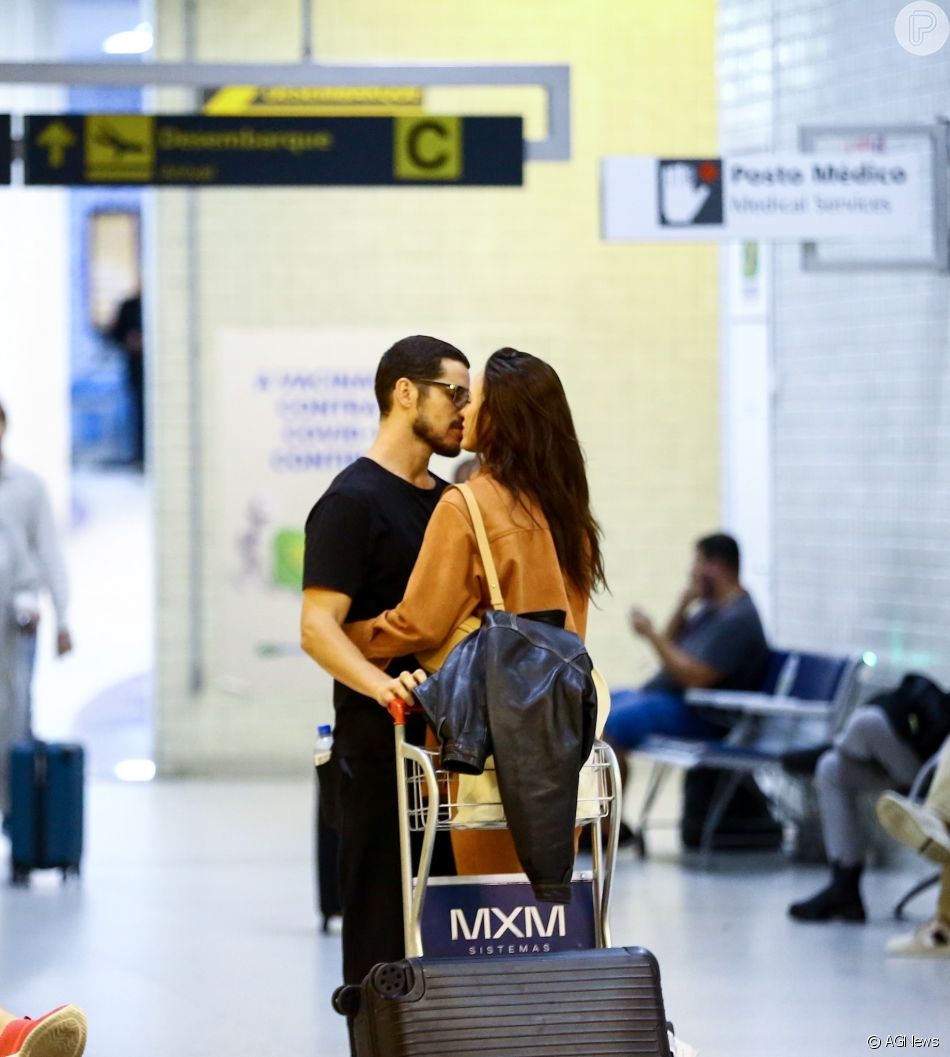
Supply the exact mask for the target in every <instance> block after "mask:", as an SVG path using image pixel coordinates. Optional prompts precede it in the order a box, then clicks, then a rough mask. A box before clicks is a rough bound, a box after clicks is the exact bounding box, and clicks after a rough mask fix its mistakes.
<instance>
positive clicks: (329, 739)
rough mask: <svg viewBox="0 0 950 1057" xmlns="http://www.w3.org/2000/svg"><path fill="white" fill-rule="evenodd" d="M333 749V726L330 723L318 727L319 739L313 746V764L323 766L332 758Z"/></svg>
mask: <svg viewBox="0 0 950 1057" xmlns="http://www.w3.org/2000/svg"><path fill="white" fill-rule="evenodd" d="M332 751H333V728H332V727H331V726H330V724H329V723H324V724H322V725H321V726H319V727H317V741H316V744H315V745H314V747H313V765H314V767H321V766H322V765H323V764H325V763H326V762H327V761H328V760H329V759H330V753H331V752H332Z"/></svg>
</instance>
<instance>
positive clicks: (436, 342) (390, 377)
mask: <svg viewBox="0 0 950 1057" xmlns="http://www.w3.org/2000/svg"><path fill="white" fill-rule="evenodd" d="M443 360H456V361H457V362H458V363H461V364H463V365H464V366H465V367H470V366H471V364H470V363H469V362H468V360H467V358H466V356H465V353H463V352H461V351H460V350H459V349H457V348H456V347H455V346H454V345H450V344H449V343H448V342H447V341H441V340H440V339H439V338H430V337H428V336H427V335H425V334H413V335H412V337H409V338H400V340H399V341H397V342H396V344H395V345H393V346H392V348H390V349H387V351H386V352H385V353H383V358H382V359H381V360H380V361H379V366H378V367H377V368H376V386H375V388H376V403H377V404H379V413H380V414H381V415H383V416H386V415H388V414H389V412H390V411H391V410H392V406H393V389H395V387H396V382H398V381H399V379H400V378H410V379H413V380H420V381H421V380H422V379H424V378H431V379H433V380H436V379H439V378H441V377H442V361H443Z"/></svg>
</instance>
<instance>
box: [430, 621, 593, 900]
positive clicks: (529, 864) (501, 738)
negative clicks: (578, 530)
mask: <svg viewBox="0 0 950 1057" xmlns="http://www.w3.org/2000/svg"><path fill="white" fill-rule="evenodd" d="M561 617H562V623H563V614H562V615H561ZM592 669H593V665H592V662H591V659H590V657H589V655H588V653H587V650H586V649H585V648H584V643H583V642H582V641H581V639H580V638H579V637H578V636H577V635H575V634H574V633H573V632H572V631H566V630H565V629H564V628H563V627H556V626H553V625H552V624H550V623H547V622H544V621H542V620H538V619H530V618H528V617H525V616H515V615H514V614H513V613H505V612H502V611H498V610H489V611H488V612H487V613H486V614H485V618H484V621H483V623H482V626H481V627H480V628H479V630H478V631H475V632H473V633H472V634H471V635H469V636H468V638H466V639H463V641H462V642H460V643H459V645H458V646H456V647H455V649H454V650H452V652H451V653H450V654H449V655H448V658H447V659H446V661H445V664H444V665H443V666H442V668H441V669H440V670H439V671H437V672H436V673H435V674H434V675H432V676H431V677H430V678H429V679H427V680H426V681H425V682H424V683H423V684H422V685H421V686H420V687H419V688H418V689H417V690H416V693H415V696H416V698H417V699H418V700H419V702H420V704H421V705H422V707H423V709H424V711H425V713H426V716H427V718H428V719H429V722H430V723H431V724H432V727H433V729H434V730H435V732H436V734H437V735H438V737H439V741H440V743H441V745H442V765H443V766H444V767H446V768H447V769H448V770H455V771H460V772H463V773H465V774H481V773H482V771H483V769H484V765H485V759H486V757H488V756H489V755H491V754H494V757H495V769H496V772H497V777H498V786H499V789H500V791H501V800H502V804H503V806H504V809H505V816H506V818H507V820H508V828H509V830H510V831H511V836H512V839H513V841H514V845H515V850H516V851H517V853H518V858H519V859H520V860H521V864H522V866H523V867H524V869H525V872H526V873H527V875H528V879H529V880H530V881H531V885H532V888H533V890H534V894H535V896H536V897H537V898H538V899H539V900H543V901H545V902H550V903H568V902H570V898H571V887H570V882H571V873H572V870H573V866H574V820H575V814H576V805H577V780H578V773H579V772H580V769H581V767H582V766H583V765H584V762H585V761H586V759H587V757H588V755H589V754H590V751H591V747H592V745H593V742H594V730H595V725H596V720H597V695H596V691H595V688H594V681H593V677H592V674H591V673H592Z"/></svg>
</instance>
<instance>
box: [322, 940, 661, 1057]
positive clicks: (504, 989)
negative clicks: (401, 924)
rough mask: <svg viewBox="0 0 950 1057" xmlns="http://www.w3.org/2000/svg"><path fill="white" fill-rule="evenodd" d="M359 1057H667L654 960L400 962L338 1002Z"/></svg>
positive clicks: (560, 955) (607, 952)
mask: <svg viewBox="0 0 950 1057" xmlns="http://www.w3.org/2000/svg"><path fill="white" fill-rule="evenodd" d="M334 1006H335V1007H336V1008H337V1010H338V1012H340V1013H344V1014H345V1015H347V1016H348V1017H349V1019H350V1030H351V1040H352V1045H353V1048H354V1053H355V1055H356V1057H392V1055H393V1054H400V1055H401V1057H444V1055H445V1054H451V1055H452V1057H512V1055H514V1054H520V1055H523V1057H534V1055H536V1054H541V1053H543V1054H544V1055H545V1057H579V1055H581V1054H583V1055H584V1057H606V1055H608V1054H610V1055H613V1057H617V1055H619V1054H637V1055H640V1057H646V1055H651V1057H669V1055H670V1045H669V1037H668V1035H667V1031H668V1025H667V1022H666V1014H665V1013H664V1010H663V996H662V994H661V991H660V973H659V968H658V966H657V963H656V959H655V958H654V957H653V955H652V954H650V953H649V951H645V950H643V949H642V948H641V947H614V948H600V949H592V950H584V951H560V952H555V953H552V954H546V955H544V956H543V957H540V958H517V957H502V958H486V959H481V958H464V959H463V958H453V959H448V958H446V959H427V958H406V959H404V960H402V961H398V962H389V963H384V964H381V965H377V966H376V967H375V968H374V969H373V970H372V971H371V972H370V973H369V975H368V976H367V977H366V979H365V980H364V981H363V983H362V985H360V986H359V987H355V986H352V985H351V986H345V987H341V988H339V989H338V991H337V992H336V994H335V995H334Z"/></svg>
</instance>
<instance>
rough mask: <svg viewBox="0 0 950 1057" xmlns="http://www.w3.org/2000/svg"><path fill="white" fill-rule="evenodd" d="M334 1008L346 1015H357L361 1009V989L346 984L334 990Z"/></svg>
mask: <svg viewBox="0 0 950 1057" xmlns="http://www.w3.org/2000/svg"><path fill="white" fill-rule="evenodd" d="M333 1008H334V1009H335V1010H336V1011H337V1013H339V1014H340V1015H341V1016H344V1017H355V1016H356V1014H357V1013H359V1011H360V989H359V988H358V987H357V986H356V985H355V984H344V985H343V986H342V987H338V988H337V989H336V990H335V991H334V992H333Z"/></svg>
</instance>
